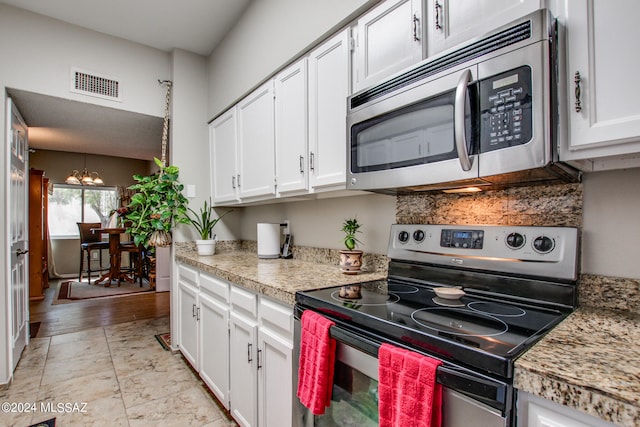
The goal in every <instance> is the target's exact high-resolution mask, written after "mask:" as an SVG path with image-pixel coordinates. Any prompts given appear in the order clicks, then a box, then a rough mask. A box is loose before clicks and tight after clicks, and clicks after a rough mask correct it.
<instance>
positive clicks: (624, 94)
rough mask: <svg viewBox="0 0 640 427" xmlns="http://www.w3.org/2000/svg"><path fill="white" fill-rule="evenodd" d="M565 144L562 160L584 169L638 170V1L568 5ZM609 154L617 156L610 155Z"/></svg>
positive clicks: (587, 0) (573, 1) (583, 0)
mask: <svg viewBox="0 0 640 427" xmlns="http://www.w3.org/2000/svg"><path fill="white" fill-rule="evenodd" d="M566 10H567V16H566V17H565V19H564V21H565V25H566V37H567V47H566V55H567V67H566V68H567V70H566V71H567V72H566V76H565V79H566V81H565V85H566V89H567V115H568V122H569V135H568V144H567V145H566V146H564V145H563V146H561V147H562V148H563V149H564V150H563V151H561V158H562V160H583V159H590V160H592V161H590V162H586V163H585V166H586V167H585V169H587V170H589V169H592V170H602V169H613V168H620V167H628V166H640V159H639V156H638V155H637V153H640V103H639V102H638V99H640V86H639V85H638V82H637V81H636V77H635V74H634V71H633V70H636V69H639V68H640V55H638V53H637V52H638V46H637V45H638V40H640V25H638V16H640V2H637V1H636V0H619V1H616V2H615V4H612V3H610V2H602V1H594V0H570V1H567V3H566ZM608 156H615V157H609V158H606V157H608Z"/></svg>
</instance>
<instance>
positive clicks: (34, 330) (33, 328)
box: [29, 322, 40, 338]
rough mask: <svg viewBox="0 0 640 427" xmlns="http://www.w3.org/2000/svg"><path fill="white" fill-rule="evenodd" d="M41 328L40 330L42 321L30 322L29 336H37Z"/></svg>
mask: <svg viewBox="0 0 640 427" xmlns="http://www.w3.org/2000/svg"><path fill="white" fill-rule="evenodd" d="M39 330H40V322H31V323H29V338H35V337H37V336H38V331H39Z"/></svg>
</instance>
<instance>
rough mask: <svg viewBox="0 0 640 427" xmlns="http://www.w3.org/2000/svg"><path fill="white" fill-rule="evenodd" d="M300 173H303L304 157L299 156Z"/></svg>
mask: <svg viewBox="0 0 640 427" xmlns="http://www.w3.org/2000/svg"><path fill="white" fill-rule="evenodd" d="M300 173H304V157H302V156H300Z"/></svg>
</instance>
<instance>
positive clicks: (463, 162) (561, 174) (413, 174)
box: [347, 9, 580, 193]
mask: <svg viewBox="0 0 640 427" xmlns="http://www.w3.org/2000/svg"><path fill="white" fill-rule="evenodd" d="M556 55H557V54H556V20H555V19H553V17H552V16H551V14H550V13H549V11H548V10H546V9H541V10H539V11H536V12H535V13H533V14H531V15H528V16H526V17H523V18H522V19H520V20H518V21H516V22H514V23H512V24H510V25H507V26H505V27H502V28H500V29H498V30H496V31H494V32H492V33H489V34H488V35H486V36H483V37H480V38H478V39H476V40H474V41H472V42H470V43H469V44H466V45H463V46H462V47H459V48H454V49H452V50H450V51H447V52H444V53H442V54H440V55H438V56H436V57H433V58H428V59H427V60H425V61H423V62H421V63H419V64H417V65H416V66H414V67H412V68H410V69H408V70H405V71H403V72H400V73H398V74H396V75H394V76H392V77H390V78H389V79H387V80H385V81H383V82H381V83H380V84H377V85H375V86H373V87H370V88H368V89H364V90H362V91H360V92H357V93H355V94H353V95H352V96H350V97H349V98H348V114H347V132H348V141H349V143H348V147H347V188H349V189H358V190H370V191H377V192H383V193H399V192H408V191H427V190H436V189H456V188H461V187H468V186H486V187H490V188H498V187H503V186H509V185H517V184H531V183H548V182H553V181H566V182H575V181H578V180H579V179H580V175H579V172H578V171H577V170H576V169H574V168H572V167H571V166H569V165H566V164H563V163H561V162H559V161H558V154H557V152H558V150H557V145H556V143H557V141H556V134H557V126H558V119H557V113H558V111H557V96H556V95H557V89H556V82H557V75H556V74H557V65H556Z"/></svg>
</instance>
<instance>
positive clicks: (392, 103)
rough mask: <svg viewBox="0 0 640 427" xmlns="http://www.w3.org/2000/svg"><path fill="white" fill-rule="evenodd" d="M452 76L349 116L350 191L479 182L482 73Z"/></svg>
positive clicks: (474, 71)
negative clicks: (477, 157) (478, 81)
mask: <svg viewBox="0 0 640 427" xmlns="http://www.w3.org/2000/svg"><path fill="white" fill-rule="evenodd" d="M448 72H449V74H446V75H442V76H441V77H438V78H435V79H428V80H427V81H424V82H421V83H420V84H418V85H415V86H412V87H409V88H401V89H399V90H397V91H395V92H393V93H391V94H389V95H388V96H385V97H383V98H380V99H376V100H373V101H370V102H369V103H367V104H366V105H363V106H362V107H359V108H358V109H354V110H351V111H350V112H349V114H348V116H347V128H348V132H349V135H348V138H349V144H348V150H347V158H348V164H347V174H348V176H347V182H348V188H350V189H359V190H378V191H380V190H384V189H390V190H391V189H397V188H405V187H410V186H423V185H429V184H436V183H437V184H439V183H444V182H452V181H455V182H458V181H470V182H472V183H475V182H476V181H477V177H478V162H477V161H476V160H475V153H476V151H477V148H476V147H477V136H476V134H477V129H476V128H477V126H476V125H475V123H477V120H478V119H477V117H473V116H477V111H478V107H477V102H476V99H477V97H476V92H477V90H476V84H475V83H472V82H475V81H476V79H477V68H476V67H475V66H470V67H468V68H465V69H463V70H461V71H456V72H453V73H451V72H450V71H448Z"/></svg>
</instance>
